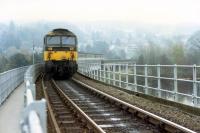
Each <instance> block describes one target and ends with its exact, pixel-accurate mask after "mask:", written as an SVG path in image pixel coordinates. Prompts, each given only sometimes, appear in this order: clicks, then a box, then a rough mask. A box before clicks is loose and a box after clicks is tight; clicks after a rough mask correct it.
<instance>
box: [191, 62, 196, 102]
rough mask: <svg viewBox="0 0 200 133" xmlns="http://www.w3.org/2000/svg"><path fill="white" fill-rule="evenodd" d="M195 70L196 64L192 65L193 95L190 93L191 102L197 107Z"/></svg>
mask: <svg viewBox="0 0 200 133" xmlns="http://www.w3.org/2000/svg"><path fill="white" fill-rule="evenodd" d="M196 80H197V69H196V64H194V65H193V93H192V102H193V104H194V105H197V82H196Z"/></svg>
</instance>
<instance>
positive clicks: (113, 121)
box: [0, 53, 200, 133]
mask: <svg viewBox="0 0 200 133" xmlns="http://www.w3.org/2000/svg"><path fill="white" fill-rule="evenodd" d="M79 56H80V58H79V60H78V66H79V68H78V73H77V74H75V75H74V76H73V77H72V78H70V79H67V80H66V79H65V80H56V79H49V78H48V77H45V75H43V74H42V72H43V64H35V65H32V66H25V67H21V68H16V69H13V70H10V71H7V72H4V73H1V74H0V84H1V87H0V132H8V133H10V132H19V133H20V132H26V133H47V132H101V133H104V132H130V133H135V132H190V133H195V132H200V121H199V120H200V66H196V65H176V64H175V65H160V64H158V65H137V64H135V62H134V61H133V60H108V59H105V58H104V57H103V55H100V54H91V53H80V54H79ZM47 110H48V111H47Z"/></svg>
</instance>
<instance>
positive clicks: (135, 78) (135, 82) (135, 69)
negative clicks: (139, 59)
mask: <svg viewBox="0 0 200 133" xmlns="http://www.w3.org/2000/svg"><path fill="white" fill-rule="evenodd" d="M136 71H137V68H136V64H134V85H135V91H136V92H138V90H137V72H136Z"/></svg>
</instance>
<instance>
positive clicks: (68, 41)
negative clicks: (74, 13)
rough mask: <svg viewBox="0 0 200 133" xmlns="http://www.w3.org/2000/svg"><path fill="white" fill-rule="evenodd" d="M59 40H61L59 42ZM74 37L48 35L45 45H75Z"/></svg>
mask: <svg viewBox="0 0 200 133" xmlns="http://www.w3.org/2000/svg"><path fill="white" fill-rule="evenodd" d="M60 41H61V42H60ZM75 44H76V41H75V37H69V36H48V37H47V45H48V46H61V45H62V46H66V45H75Z"/></svg>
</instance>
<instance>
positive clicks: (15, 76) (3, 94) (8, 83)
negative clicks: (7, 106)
mask: <svg viewBox="0 0 200 133" xmlns="http://www.w3.org/2000/svg"><path fill="white" fill-rule="evenodd" d="M27 68H28V67H27V66H25V67H20V68H16V69H12V70H9V71H6V72H3V73H0V86H1V87H0V105H1V104H2V103H3V102H4V101H5V100H6V98H7V97H8V96H9V95H10V94H11V93H12V91H14V89H15V88H17V86H19V85H20V84H21V83H22V82H23V81H24V73H25V71H26V70H27Z"/></svg>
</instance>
